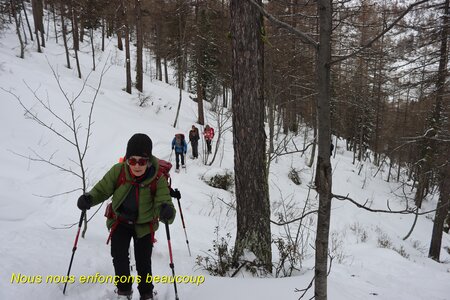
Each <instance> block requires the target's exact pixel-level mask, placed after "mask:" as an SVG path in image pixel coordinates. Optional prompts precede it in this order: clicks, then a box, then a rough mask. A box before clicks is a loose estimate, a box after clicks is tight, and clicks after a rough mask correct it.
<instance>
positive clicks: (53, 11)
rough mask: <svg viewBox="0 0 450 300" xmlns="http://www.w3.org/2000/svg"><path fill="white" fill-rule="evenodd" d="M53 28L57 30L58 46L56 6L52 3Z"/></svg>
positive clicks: (56, 31)
mask: <svg viewBox="0 0 450 300" xmlns="http://www.w3.org/2000/svg"><path fill="white" fill-rule="evenodd" d="M52 15H53V28H55V42H56V43H57V44H58V29H57V27H56V11H55V4H54V3H52Z"/></svg>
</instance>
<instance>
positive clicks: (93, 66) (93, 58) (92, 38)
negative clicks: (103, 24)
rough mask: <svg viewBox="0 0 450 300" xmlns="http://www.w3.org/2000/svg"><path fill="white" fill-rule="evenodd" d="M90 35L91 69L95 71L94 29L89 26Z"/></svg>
mask: <svg viewBox="0 0 450 300" xmlns="http://www.w3.org/2000/svg"><path fill="white" fill-rule="evenodd" d="M89 31H90V35H91V50H92V70H94V71H95V47H94V29H93V28H90V29H89Z"/></svg>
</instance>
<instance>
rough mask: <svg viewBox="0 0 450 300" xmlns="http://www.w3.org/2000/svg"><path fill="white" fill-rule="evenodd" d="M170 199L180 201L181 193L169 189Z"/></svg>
mask: <svg viewBox="0 0 450 300" xmlns="http://www.w3.org/2000/svg"><path fill="white" fill-rule="evenodd" d="M170 197H172V198H177V199H181V193H180V191H179V190H178V189H175V190H174V189H172V188H170Z"/></svg>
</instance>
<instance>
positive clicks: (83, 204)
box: [77, 193, 92, 210]
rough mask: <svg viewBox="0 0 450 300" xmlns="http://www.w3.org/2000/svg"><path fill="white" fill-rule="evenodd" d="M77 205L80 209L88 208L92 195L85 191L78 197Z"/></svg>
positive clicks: (90, 204)
mask: <svg viewBox="0 0 450 300" xmlns="http://www.w3.org/2000/svg"><path fill="white" fill-rule="evenodd" d="M77 206H78V208H79V209H81V210H85V209H89V208H91V206H92V197H91V195H89V194H88V193H85V194H83V195H81V196H80V198H78V202H77Z"/></svg>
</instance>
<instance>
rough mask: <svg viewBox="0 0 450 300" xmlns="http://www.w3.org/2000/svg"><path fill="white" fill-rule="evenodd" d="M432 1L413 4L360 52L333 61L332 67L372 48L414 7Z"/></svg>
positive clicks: (422, 0) (359, 50) (424, 0)
mask: <svg viewBox="0 0 450 300" xmlns="http://www.w3.org/2000/svg"><path fill="white" fill-rule="evenodd" d="M428 1H430V0H421V1H418V2H415V3H413V4H411V5H410V6H408V8H407V9H406V10H404V11H403V12H402V13H401V14H400V16H398V17H397V18H396V19H395V20H394V21H393V22H392V23H391V24H390V25H389V26H387V27H386V28H385V29H384V30H383V31H382V32H380V33H379V34H378V35H377V36H376V37H374V38H373V39H372V40H370V41H369V42H368V43H366V44H365V45H363V46H361V47H360V48H359V49H358V50H356V51H355V52H353V53H350V54H348V55H344V56H341V57H339V58H338V59H335V60H333V61H331V63H330V65H333V64H335V63H338V62H341V61H343V60H346V59H347V58H350V57H352V56H355V55H356V54H358V53H360V52H361V51H363V50H364V49H366V48H369V47H370V46H372V44H373V43H375V42H376V41H378V40H379V39H380V38H381V37H382V36H383V35H385V34H386V33H387V32H388V31H389V30H391V29H392V28H393V27H394V26H395V25H396V24H397V23H398V22H400V20H402V19H403V17H404V16H405V15H406V14H407V13H409V12H410V11H411V10H412V9H413V8H414V7H416V6H418V5H420V4H423V3H426V2H428Z"/></svg>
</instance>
